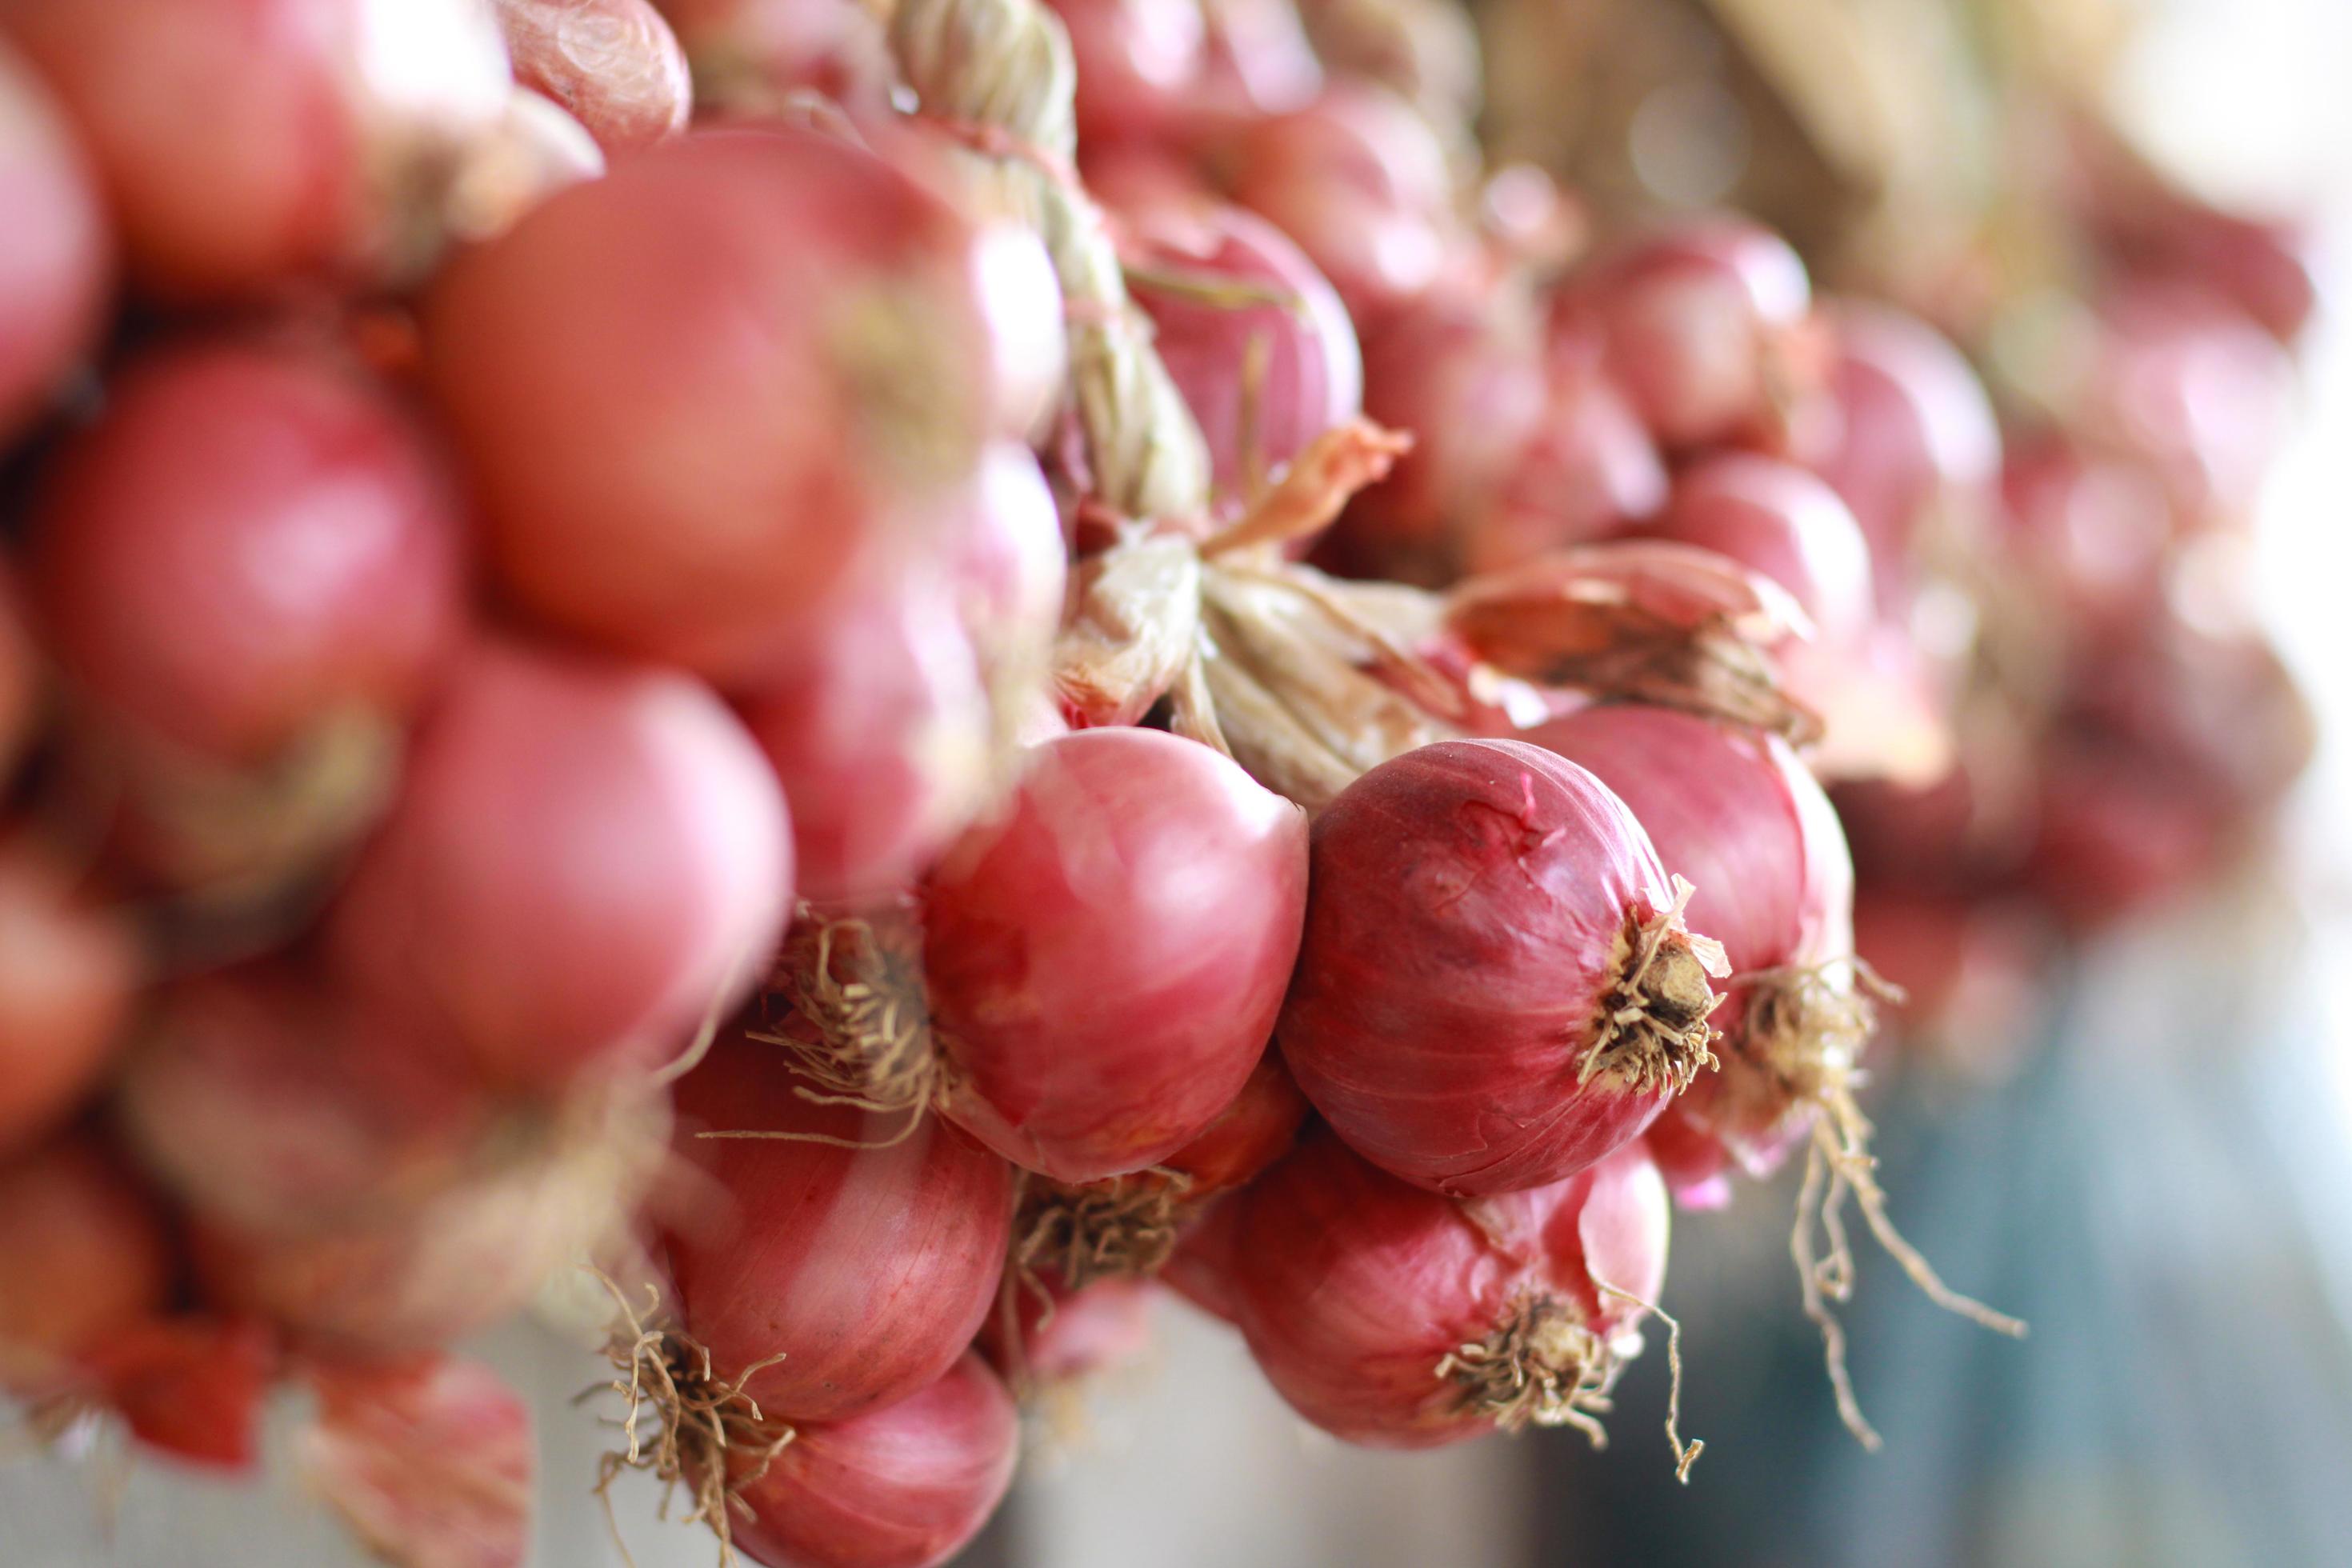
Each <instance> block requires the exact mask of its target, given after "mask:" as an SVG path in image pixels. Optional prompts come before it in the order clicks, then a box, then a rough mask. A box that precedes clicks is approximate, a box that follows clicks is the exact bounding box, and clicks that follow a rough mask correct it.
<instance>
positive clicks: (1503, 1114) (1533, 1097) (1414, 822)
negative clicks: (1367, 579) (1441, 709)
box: [1277, 741, 1716, 1196]
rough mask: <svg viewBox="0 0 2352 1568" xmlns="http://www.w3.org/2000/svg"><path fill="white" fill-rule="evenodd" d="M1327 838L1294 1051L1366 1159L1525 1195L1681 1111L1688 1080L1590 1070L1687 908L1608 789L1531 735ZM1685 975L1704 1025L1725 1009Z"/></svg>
mask: <svg viewBox="0 0 2352 1568" xmlns="http://www.w3.org/2000/svg"><path fill="white" fill-rule="evenodd" d="M1314 845H1315V848H1314V877H1315V879H1314V883H1313V885H1312V888H1311V889H1310V894H1309V898H1308V903H1307V937H1306V941H1305V942H1304V943H1303V945H1302V947H1301V949H1300V952H1299V962H1298V969H1297V975H1296V977H1295V978H1294V980H1293V982H1292V985H1291V992H1290V997H1289V1000H1288V1002H1287V1004H1286V1006H1285V1008H1284V1011H1283V1016H1282V1021H1281V1024H1280V1026H1279V1028H1278V1031H1277V1038H1278V1039H1279V1041H1280V1044H1281V1047H1282V1050H1283V1056H1284V1058H1285V1059H1286V1061H1287V1062H1288V1063H1289V1065H1290V1070H1291V1073H1292V1075H1293V1076H1294V1077H1295V1078H1297V1080H1298V1086H1299V1088H1300V1089H1304V1090H1305V1091H1306V1093H1307V1099H1308V1100H1311V1101H1312V1102H1313V1103H1314V1105H1315V1108H1316V1109H1317V1110H1318V1111H1320V1112H1321V1113H1322V1115H1323V1117H1324V1118H1325V1120H1327V1121H1329V1122H1330V1123H1331V1125H1332V1127H1333V1128H1334V1129H1336V1130H1337V1131H1338V1132H1339V1135H1340V1136H1341V1137H1342V1138H1344V1139H1345V1140H1347V1142H1349V1144H1350V1145H1351V1146H1352V1147H1354V1148H1355V1150H1356V1151H1357V1152H1359V1153H1360V1154H1362V1155H1363V1156H1364V1157H1365V1158H1367V1159H1369V1160H1370V1161H1372V1162H1373V1163H1375V1164H1378V1165H1381V1166H1382V1167H1383V1168H1385V1169H1387V1170H1389V1171H1391V1172H1392V1173H1395V1174H1397V1175H1400V1176H1402V1177H1404V1178H1405V1179H1406V1180H1408V1181H1411V1182H1413V1183H1416V1184H1420V1185H1422V1186H1425V1187H1428V1188H1431V1189H1433V1190H1435V1191H1439V1192H1444V1193H1448V1194H1454V1195H1457V1196H1475V1195H1480V1194H1491V1193H1502V1192H1510V1191H1514V1190H1517V1189H1520V1188H1525V1187H1532V1186H1540V1185H1543V1184H1547V1183H1550V1182H1556V1181H1559V1180H1560V1179H1561V1178H1562V1177H1564V1176H1567V1175H1570V1174H1573V1173H1575V1172H1577V1171H1580V1170H1581V1169H1583V1168H1585V1167H1586V1166H1588V1165H1591V1163H1593V1162H1595V1161H1597V1160H1599V1159H1601V1157H1602V1156H1604V1155H1606V1154H1607V1153H1609V1152H1611V1151H1612V1150H1613V1149H1616V1148H1618V1147H1619V1146H1621V1145H1622V1144H1623V1143H1625V1142H1627V1141H1629V1140H1630V1139H1632V1138H1633V1137H1635V1136H1637V1135H1638V1134H1639V1133H1640V1132H1641V1131H1642V1130H1643V1128H1644V1127H1646V1126H1648V1125H1649V1124H1650V1122H1651V1121H1653V1120H1654V1118H1655V1117H1656V1116H1657V1114H1658V1112H1659V1111H1660V1110H1663V1109H1664V1106H1665V1104H1666V1101H1667V1100H1669V1099H1670V1098H1671V1097H1672V1095H1673V1093H1674V1091H1675V1085H1674V1084H1673V1083H1671V1082H1646V1083H1644V1082H1637V1081H1635V1080H1634V1079H1629V1078H1627V1077H1625V1076H1623V1075H1621V1074H1618V1073H1616V1072H1614V1071H1612V1070H1606V1069H1604V1070H1601V1071H1597V1072H1594V1073H1592V1074H1591V1075H1590V1076H1589V1081H1588V1079H1587V1076H1586V1075H1585V1073H1584V1069H1585V1068H1586V1065H1587V1061H1586V1058H1587V1057H1588V1056H1589V1055H1590V1054H1591V1052H1592V1051H1593V1050H1594V1049H1595V1047H1596V1046H1597V1045H1598V1044H1599V1041H1600V1026H1601V1020H1602V1017H1603V1016H1604V1014H1606V1013H1608V1012H1610V1011H1612V1010H1613V1009H1614V1008H1615V1007H1617V1006H1619V1005H1622V1004H1621V1003H1619V1002H1613V1001H1612V1000H1610V998H1611V997H1612V995H1613V994H1615V991H1616V988H1617V986H1618V985H1619V984H1620V981H1621V979H1622V971H1623V970H1624V969H1625V967H1626V964H1627V961H1628V958H1629V955H1630V954H1631V952H1632V951H1633V935H1632V933H1633V931H1635V930H1636V929H1639V928H1646V927H1648V926H1649V925H1651V924H1652V923H1653V922H1654V921H1667V917H1668V912H1669V911H1670V910H1672V909H1673V907H1674V903H1675V893H1674V891H1673V889H1672V885H1671V883H1670V882H1669V879H1668V877H1667V874H1666V871H1665V869H1664V868H1663V867H1662V866H1661V865H1660V864H1659V862H1658V858H1657V855H1656V853H1655V851H1654V850H1653V849H1652V847H1651V846H1650V841H1649V838H1648V837H1647V836H1646V835H1645V834H1644V833H1643V831H1642V828H1641V826H1640V824H1639V823H1637V822H1636V821H1635V820H1634V818H1633V813H1632V812H1630V811H1629V810H1627V809H1626V807H1625V805H1624V803H1623V802H1622V801H1620V800H1619V799H1618V798H1617V797H1616V796H1615V795H1612V794H1611V793H1610V791H1609V789H1608V787H1607V786H1606V785H1604V784H1601V781H1600V780H1598V779H1596V778H1594V777H1593V776H1592V775H1591V773H1587V772H1585V771H1584V770H1583V769H1581V768H1579V767H1577V766H1575V765H1574V764H1573V763H1567V762H1565V761H1564V760H1562V759H1561V758H1559V757H1558V756H1556V755H1554V754H1552V753H1550V752H1544V751H1541V750H1539V749H1538V748H1535V747H1531V746H1528V745H1526V744H1523V743H1521V742H1515V741H1460V742H1439V743H1437V744H1435V745H1431V746H1424V747H1422V748H1421V749H1420V750H1418V751H1414V752H1407V753H1406V754H1405V755H1403V756H1402V757H1399V758H1397V759H1395V760H1394V761H1391V762H1389V763H1383V764H1381V766H1380V767H1377V768H1375V769H1373V770H1372V771H1371V772H1370V773H1366V774H1365V775H1364V776H1363V777H1362V778H1360V779H1359V780H1358V781H1357V782H1356V783H1355V784H1352V785H1350V786H1349V788H1348V789H1347V790H1346V791H1345V792H1344V793H1343V794H1342V795H1340V796H1339V799H1338V800H1337V801H1335V802H1334V803H1333V804H1332V805H1331V806H1330V807H1329V808H1328V810H1327V811H1326V812H1325V813H1324V814H1323V816H1321V817H1320V818H1319V819H1318V821H1317V822H1316V825H1315V837H1314ZM1668 923H1669V924H1670V925H1671V924H1672V922H1671V921H1668ZM1674 942H1675V936H1674V934H1673V932H1672V931H1669V932H1668V934H1667V936H1666V937H1665V939H1664V946H1663V948H1662V951H1669V950H1672V949H1673V946H1674ZM1682 951H1683V952H1684V953H1685V955H1687V953H1688V950H1687V948H1686V947H1685V949H1684V950H1682ZM1683 967H1684V971H1685V973H1682V974H1680V975H1679V976H1678V978H1679V980H1680V981H1681V982H1683V983H1684V984H1683V985H1682V986H1681V990H1682V991H1683V992H1684V993H1685V994H1680V995H1678V996H1677V997H1676V998H1675V1002H1674V1004H1673V1010H1674V1011H1675V1014H1676V1020H1675V1026H1676V1027H1677V1028H1678V1029H1682V1030H1685V1031H1688V1030H1689V1029H1690V1027H1691V1026H1692V1022H1693V1020H1692V1018H1691V1016H1690V1015H1689V1010H1690V1008H1691V1007H1693V1006H1696V1007H1698V1008H1699V1011H1700V1012H1701V1013H1702V1014H1703V1013H1704V1012H1705V1011H1706V1010H1707V1009H1709V1008H1711V1007H1712V1006H1713V1005H1714V1004H1715V1000H1716V999H1715V997H1714V995H1713V993H1712V992H1711V991H1709V990H1708V989H1707V988H1706V984H1705V981H1704V977H1703V975H1699V974H1697V973H1696V970H1694V969H1692V968H1691V967H1690V966H1689V965H1684V966H1683ZM1694 984H1695V985H1696V990H1691V989H1689V987H1690V986H1691V985H1694ZM1700 1027H1701V1028H1702V1029H1703V1026H1700ZM1700 1038H1702V1039H1703V1038H1704V1036H1703V1034H1702V1035H1701V1036H1700Z"/></svg>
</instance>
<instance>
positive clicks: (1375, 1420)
mask: <svg viewBox="0 0 2352 1568" xmlns="http://www.w3.org/2000/svg"><path fill="white" fill-rule="evenodd" d="M1235 1203H1236V1205H1237V1206H1238V1209H1239V1214H1238V1217H1237V1220H1236V1224H1235V1227H1234V1235H1233V1272H1232V1282H1233V1287H1234V1305H1235V1307H1236V1309H1237V1311H1238V1316H1239V1321H1240V1324H1241V1329H1242V1332H1243V1334H1244V1337H1245V1338H1247V1340H1248V1341H1249V1346H1250V1352H1251V1353H1252V1354H1253V1355H1254V1356H1255V1357H1256V1358H1257V1363H1258V1366H1259V1367H1260V1368H1261V1369H1262V1370H1263V1371H1264V1372H1265V1374H1266V1377H1267V1380H1268V1381H1270V1382H1271V1383H1272V1384H1274V1386H1275V1389H1276V1392H1277V1393H1279V1394H1281V1395H1282V1396H1283V1398H1284V1399H1286V1400H1287V1401H1288V1402H1289V1403H1290V1405H1291V1406H1292V1408H1294V1409H1296V1410H1297V1412H1298V1413H1299V1414H1300V1415H1303V1416H1305V1417H1306V1418H1307V1420H1309V1421H1311V1422H1313V1423H1314V1424H1315V1425H1316V1426H1320V1427H1322V1428H1323V1429H1324V1430H1325V1431H1327V1432H1329V1433H1331V1434H1332V1435H1334V1436H1339V1437H1343V1438H1346V1439H1347V1440H1349V1442H1355V1443H1363V1444H1368V1445H1371V1446H1373V1447H1390V1448H1427V1447H1437V1446H1439V1445H1441V1444H1445V1443H1455V1442H1460V1441H1461V1440H1463V1439H1464V1438H1466V1437H1475V1436H1480V1435H1481V1434H1484V1433H1486V1432H1491V1431H1495V1430H1496V1429H1497V1428H1500V1429H1502V1430H1506V1431H1517V1430H1519V1429H1520V1428H1522V1427H1525V1426H1529V1425H1534V1426H1574V1427H1576V1428H1578V1429H1579V1430H1580V1431H1583V1432H1584V1433H1585V1434H1586V1435H1587V1436H1591V1438H1592V1439H1593V1440H1594V1442H1595V1443H1596V1444H1597V1443H1599V1442H1600V1441H1601V1440H1602V1435H1601V1425H1600V1419H1599V1418H1600V1416H1601V1415H1602V1414H1604V1413H1606V1411H1607V1410H1608V1408H1609V1404H1608V1400H1609V1393H1610V1390H1611V1388H1612V1386H1613V1385H1614V1384H1615V1382H1616V1380H1617V1376H1618V1373H1620V1371H1621V1370H1622V1367H1623V1365H1624V1363H1626V1361H1628V1360H1629V1359H1630V1358H1631V1357H1633V1355H1635V1354H1638V1353H1639V1352H1640V1350H1641V1337H1640V1335H1639V1333H1638V1332H1637V1328H1638V1325H1639V1324H1640V1322H1641V1321H1642V1318H1643V1315H1644V1314H1645V1313H1646V1312H1648V1311H1651V1310H1655V1309H1654V1303H1655V1301H1656V1300H1657V1297H1658V1291H1659V1288H1660V1287H1661V1286H1662V1285H1663V1284H1664V1280H1665V1269H1666V1235H1667V1207H1666V1192H1665V1187H1664V1184H1662V1183H1661V1182H1660V1181H1659V1180H1658V1173H1657V1171H1656V1170H1655V1169H1654V1167H1653V1166H1652V1165H1651V1163H1650V1159H1649V1156H1648V1155H1647V1154H1645V1153H1643V1152H1642V1149H1641V1147H1640V1145H1639V1144H1635V1145H1633V1146H1631V1147H1628V1148H1626V1149H1623V1150H1621V1151H1619V1152H1617V1153H1615V1154H1612V1155H1611V1156H1610V1157H1609V1158H1607V1159H1606V1160H1603V1161H1601V1163H1598V1164H1596V1165H1594V1166H1592V1167H1591V1169H1589V1170H1586V1171H1583V1172H1580V1173H1578V1174H1576V1175H1574V1176H1571V1177H1570V1178H1568V1179H1567V1180H1566V1181H1563V1182H1559V1183H1556V1184H1552V1185H1549V1186H1542V1187H1536V1188H1532V1189H1529V1190H1527V1191H1523V1192H1517V1193H1507V1194H1497V1195H1495V1196H1491V1197H1486V1198H1478V1199H1473V1200H1469V1201H1466V1202H1465V1201H1456V1200H1454V1199H1450V1198H1446V1197H1443V1196H1440V1195H1439V1194H1434V1193H1429V1192H1424V1191H1423V1190H1422V1189H1420V1188H1418V1187H1414V1186H1411V1185H1408V1184H1405V1183H1403V1182H1400V1181H1398V1180H1397V1179H1396V1178H1395V1177H1393V1176H1391V1175H1388V1174H1387V1173H1384V1172H1381V1171H1380V1170H1378V1169H1376V1168H1374V1167H1373V1166H1371V1165H1369V1164H1366V1163H1364V1162H1363V1161H1361V1160H1360V1159H1358V1158H1357V1157H1356V1156H1355V1155H1354V1154H1352V1153H1350V1152H1349V1151H1348V1149H1347V1147H1346V1145H1344V1144H1342V1143H1341V1142H1339V1140H1337V1139H1335V1138H1330V1137H1316V1138H1310V1139H1309V1140H1307V1142H1304V1143H1302V1144H1300V1145H1299V1147H1298V1149H1297V1152H1295V1153H1293V1154H1292V1155H1291V1156H1290V1158H1289V1159H1287V1160H1286V1161H1285V1162H1284V1163H1282V1164H1280V1165H1277V1166H1276V1167H1275V1169H1274V1170H1273V1171H1272V1172H1270V1173H1267V1175H1266V1176H1265V1179H1264V1180H1263V1181H1262V1182H1260V1183H1259V1184H1257V1185H1255V1186H1254V1187H1252V1188H1250V1189H1249V1190H1248V1191H1247V1192H1245V1193H1244V1194H1242V1195H1241V1196H1240V1197H1239V1198H1237V1199H1236V1200H1235ZM1668 1431H1669V1434H1670V1435H1671V1436H1672V1440H1673V1442H1674V1445H1675V1458H1676V1461H1677V1464H1678V1466H1679V1467H1680V1468H1682V1469H1684V1470H1685V1471H1686V1470H1687V1468H1688V1465H1689V1461H1690V1460H1691V1459H1692V1458H1696V1456H1697V1451H1698V1445H1696V1444H1693V1445H1690V1446H1689V1447H1687V1448H1685V1446H1684V1445H1683V1443H1682V1440H1681V1438H1680V1436H1679V1434H1678V1433H1676V1432H1675V1426H1674V1422H1673V1417H1672V1416H1671V1415H1670V1416H1669V1418H1668Z"/></svg>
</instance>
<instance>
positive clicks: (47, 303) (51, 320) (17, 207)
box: [0, 16, 113, 441]
mask: <svg viewBox="0 0 2352 1568" xmlns="http://www.w3.org/2000/svg"><path fill="white" fill-rule="evenodd" d="M6 31H7V23H6V20H5V16H0V211H5V212H6V213H7V214H8V215H9V217H8V228H9V234H8V245H7V248H6V249H5V250H0V441H5V440H10V439H13V438H14V437H15V436H16V431H17V429H18V427H19V426H23V425H25V424H26V423H27V422H29V421H30V420H31V419H32V418H33V416H35V415H36V414H37V412H38V410H39V408H40V406H41V404H42V403H43V401H44V400H45V399H47V397H48V395H49V394H50V393H51V392H52V391H53V390H54V389H55V387H56V385H57V384H58V379H59V378H60V377H61V376H63V375H64V374H65V373H66V371H67V370H68V368H69V367H70V366H71V365H72V364H73V363H74V361H75V360H76V359H77V358H79V356H80V355H81V353H83V351H84V350H86V349H87V348H88V347H89V343H90V341H91V340H92V339H93V338H95V337H96V336H97V335H98V328H99V318H100V312H101V311H102V310H103V309H104V307H105V301H106V289H107V282H108V275H109V273H110V270H111V268H112V266H113V257H112V251H111V244H112V241H111V239H110V236H109V235H108V232H107V224H106V215H105V211H104V209H103V208H102V207H101V205H100V201H99V192H98V187H97V178H96V174H95V173H94V171H92V170H91V168H90V167H89V163H88V162H87V161H86V160H85V159H84V157H83V155H82V152H81V149H80V148H79V146H78V145H77V144H76V143H75V142H74V140H73V137H72V135H71V133H70V132H68V130H67V128H66V125H65V123H64V119H63V116H62V114H61V112H60V110H59V107H58V103H57V101H56V100H54V99H52V98H51V97H50V96H49V93H48V89H47V88H45V87H43V86H42V85H41V82H40V79H38V78H37V77H36V76H35V75H34V74H33V71H32V68H31V67H30V66H29V65H27V64H26V61H25V59H24V58H22V57H21V56H20V55H18V54H17V52H16V50H15V49H14V48H12V47H9V45H8V42H7V39H6V37H5V34H6Z"/></svg>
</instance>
